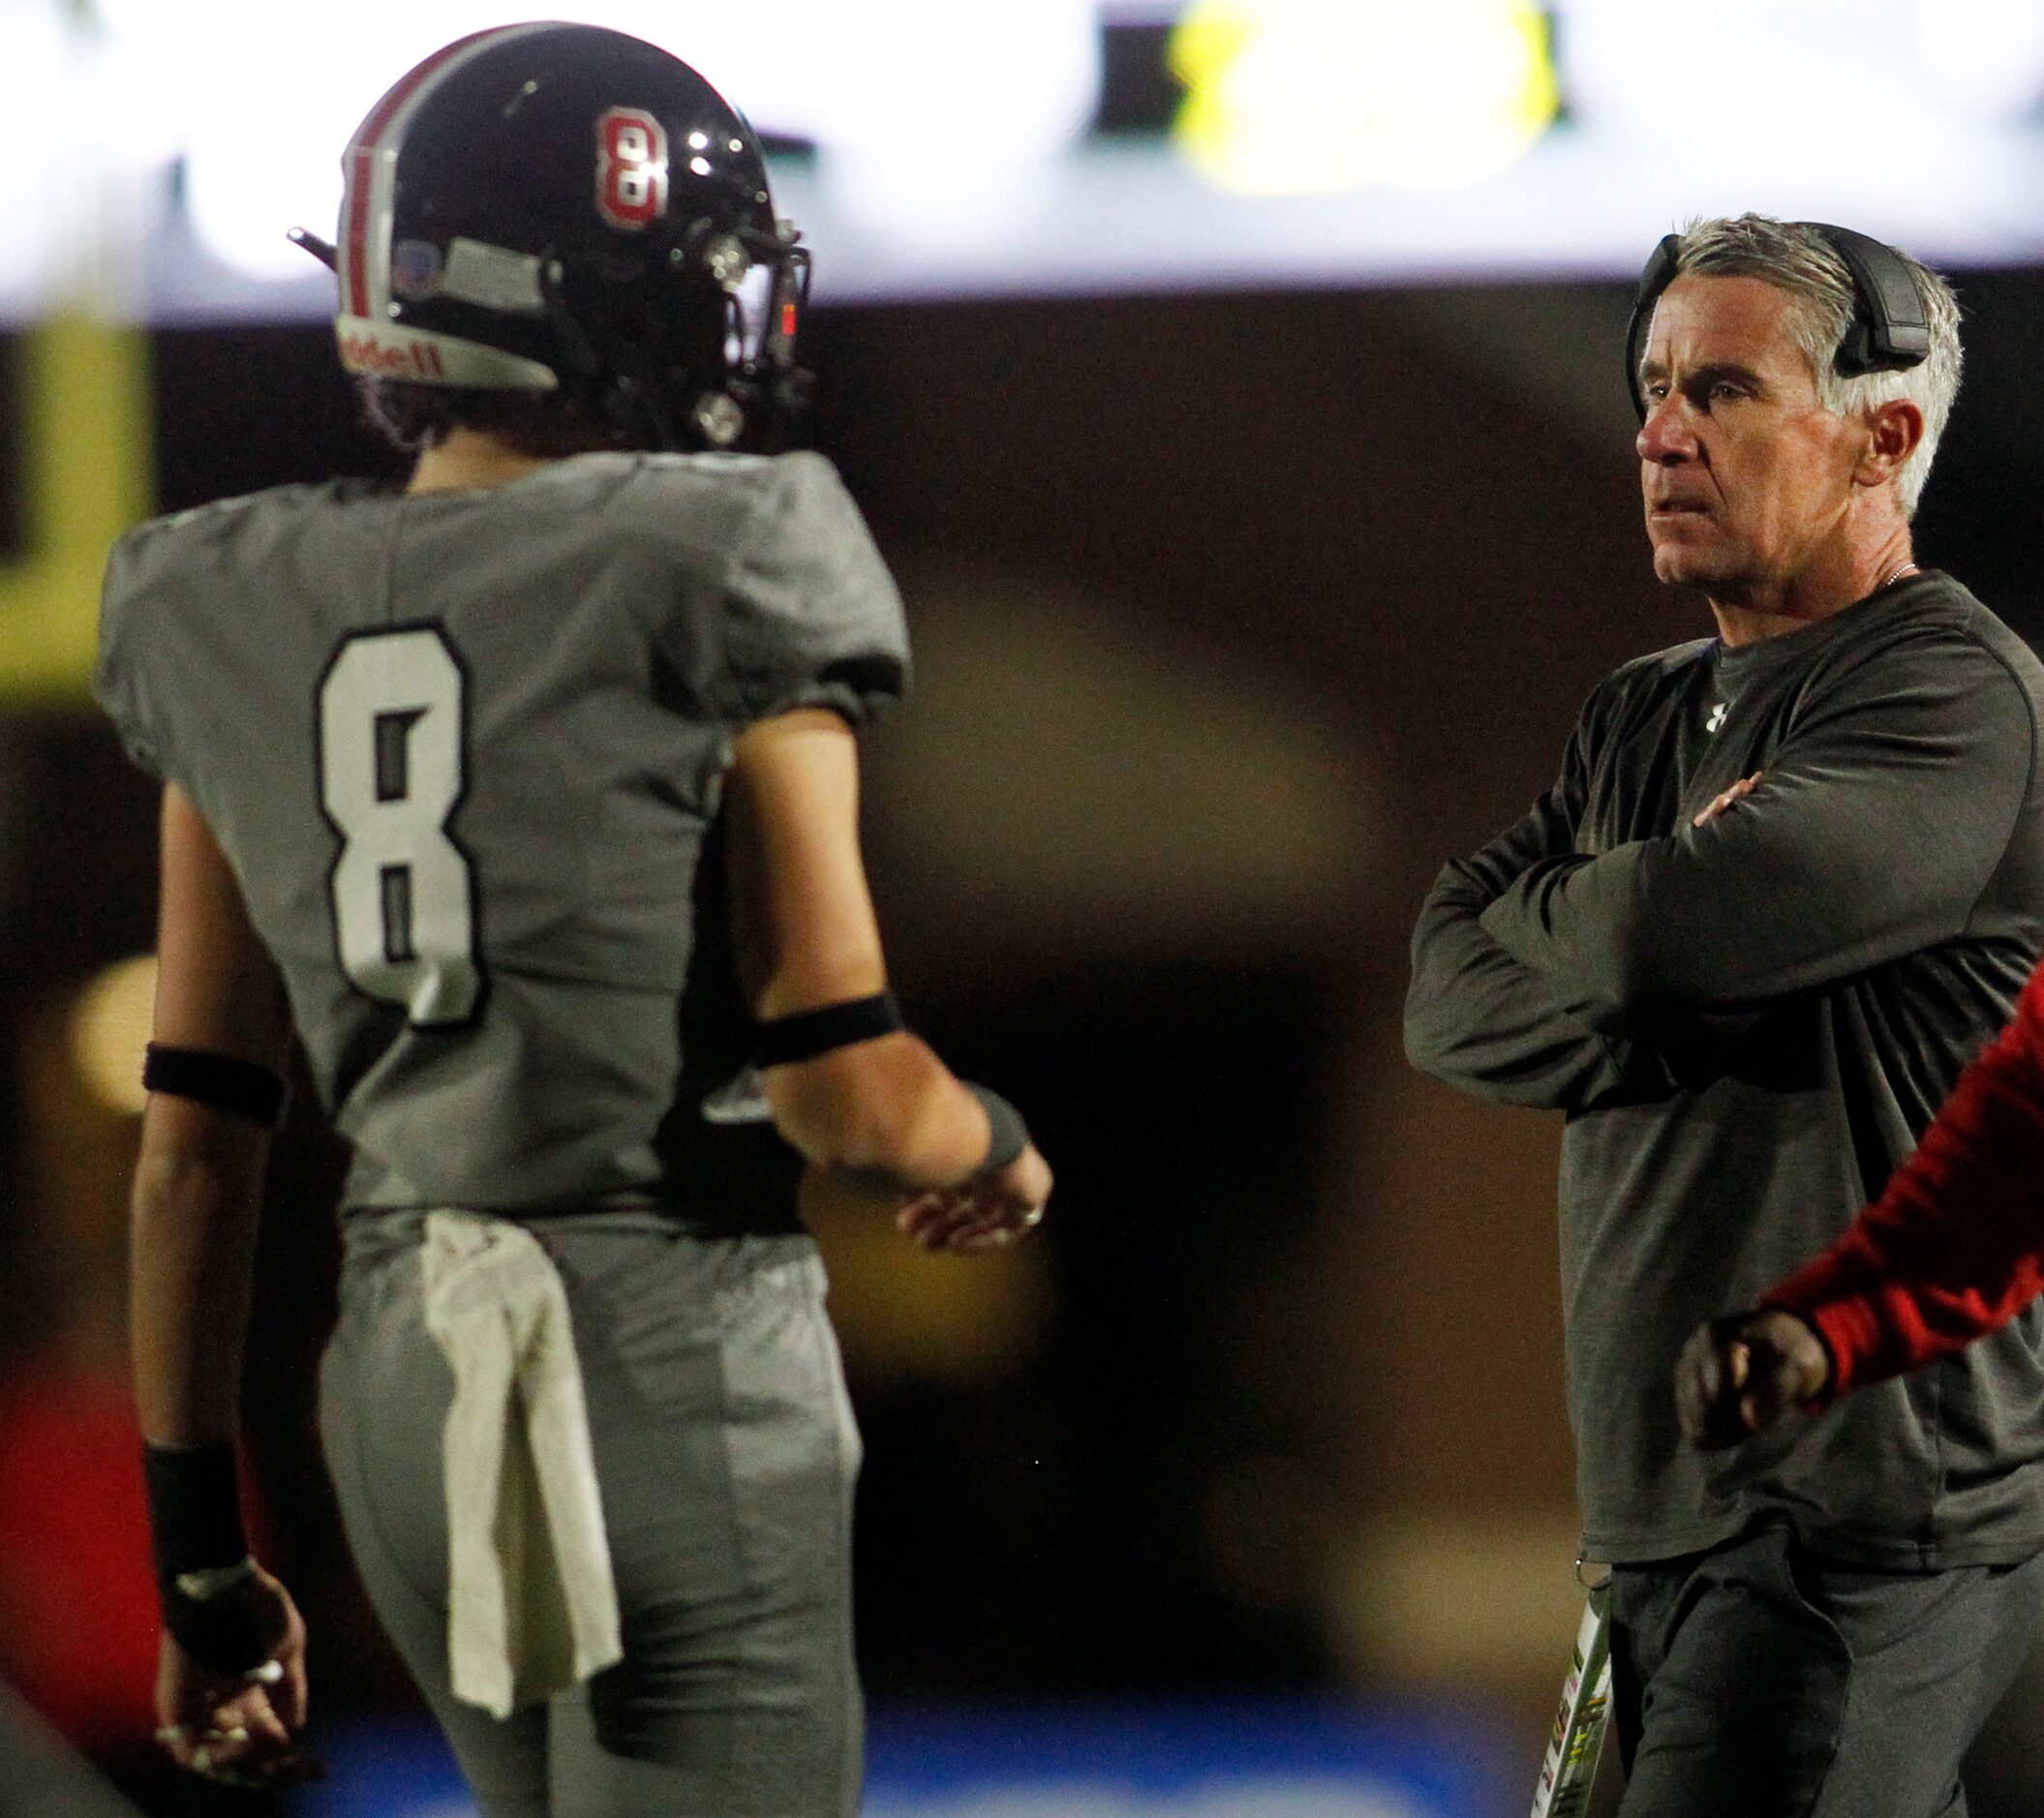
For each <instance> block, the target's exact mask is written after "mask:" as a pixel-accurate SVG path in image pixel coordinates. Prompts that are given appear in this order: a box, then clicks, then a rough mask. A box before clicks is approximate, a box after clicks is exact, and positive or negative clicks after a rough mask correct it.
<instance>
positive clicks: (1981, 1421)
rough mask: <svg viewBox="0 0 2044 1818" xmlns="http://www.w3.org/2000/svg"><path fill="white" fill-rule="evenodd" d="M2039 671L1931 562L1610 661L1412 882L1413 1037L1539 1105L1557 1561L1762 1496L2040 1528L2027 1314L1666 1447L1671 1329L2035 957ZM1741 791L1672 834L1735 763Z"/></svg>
mask: <svg viewBox="0 0 2044 1818" xmlns="http://www.w3.org/2000/svg"><path fill="white" fill-rule="evenodd" d="M2040 707H2044V667H2040V666H2039V664H2038V662H2037V660H2036V658H2035V657H2034V656H2032V655H2031V654H2030V652H2029V650H2028V649H2027V648H2026V647H2025V646H2024V645H2023V644H2022V643H2021V642H2020V641H2019V640H2018V639H2017V638H2016V637H2015V636H2014V634H2013V633H2011V632H2010V631H2009V630H2008V628H2007V627H2006V626H2005V625H2003V624H2002V623H2001V622H2000V621H1998V619H1996V618H1995V617H1994V615H1993V614H1991V613H1990V612H1988V611H1987V609H1986V608H1985V607H1983V606H1981V605H1980V603H1979V602H1978V601H1977V600H1975V599H1974V598H1973V597H1972V596H1971V595H1970V594H1969V593H1968V592H1967V591H1966V590H1965V589H1963V588H1961V587H1960V586H1958V585H1957V583H1955V582H1953V581H1952V580H1950V579H1949V578H1947V577H1945V576H1943V575H1938V574H1935V573H1933V574H1924V575H1922V576H1920V577H1917V578H1915V579H1913V580H1909V581H1906V582H1903V583H1901V584H1899V585H1896V586H1893V587H1890V588H1887V589H1885V590H1883V591H1881V592H1879V593H1876V594H1875V595H1874V596H1873V597H1871V598H1869V599H1867V600H1863V601H1861V602H1860V603H1859V604H1857V605H1855V606H1852V607H1849V608H1847V609H1846V611H1844V612H1842V613H1839V614H1837V615H1836V616H1834V617H1832V618H1830V619H1827V620H1824V621H1820V622H1818V623H1816V624H1814V625H1812V626H1810V627H1808V628H1806V629H1803V630H1800V631H1796V632H1792V633H1790V634H1788V635H1786V636H1784V637H1779V638H1774V639H1769V640H1767V641H1765V642H1762V643H1759V644H1754V645H1748V646H1742V647H1740V648H1738V649H1727V648H1726V647H1724V645H1722V644H1720V643H1719V642H1717V641H1715V640H1711V641H1706V642H1701V643H1695V644H1689V645H1683V646H1680V647H1678V648H1676V649H1674V650H1670V651H1662V652H1660V653H1659V654H1657V655H1653V656H1647V657H1642V658H1640V659H1638V660H1637V661H1634V662H1632V663H1629V664H1627V665H1626V666H1625V667H1624V668H1622V669H1620V670H1618V671H1617V672H1616V673H1615V674H1614V675H1612V676H1611V677H1609V678H1608V679H1606V681H1604V682H1602V684H1601V685H1600V686H1599V687H1598V688H1597V690H1596V691H1595V692H1594V693H1593V694H1592V696H1591V697H1590V700H1589V702H1588V703H1587V705H1586V706H1585V707H1584V709H1583V712H1582V715H1581V718H1580V719H1579V720H1578V722H1577V724H1576V728H1575V732H1574V735H1573V737H1572V738H1571V741H1570V744H1569V748H1568V752H1567V755H1566V757H1565V759H1564V762H1563V767H1562V773H1561V776H1560V778H1559V779H1558V780H1557V782H1556V783H1555V785H1554V787H1553V788H1552V789H1551V790H1550V791H1549V792H1548V793H1547V794H1546V795H1545V796H1543V797H1542V798H1541V801H1540V802H1539V803H1536V804H1535V806H1534V807H1533V809H1532V811H1531V812H1530V813H1529V814H1527V815H1526V817H1525V818H1524V819H1523V820H1521V821H1520V822H1518V824H1517V825H1516V826H1514V827H1512V828H1510V830H1508V831H1507V832H1506V833H1504V834H1502V835H1501V836H1500V837H1499V838H1497V839H1496V840H1494V841H1493V842H1492V843H1491V844H1490V845H1488V846H1486V847H1485V848H1484V849H1483V850H1482V851H1480V852H1479V853H1477V854H1475V855H1474V856H1473V857H1471V858H1469V859H1466V860H1462V861H1459V862H1457V863H1454V864H1449V866H1448V867H1447V868H1446V869H1445V870H1444V871H1443V872H1442V873H1441V876H1440V878H1439V879H1438V881H1437V882H1436V883H1435V885H1434V888H1433V890H1432V892H1431V893H1430V894H1428V897H1427V899H1426V903H1425V906H1424V907H1423V909H1422V910H1421V912H1420V916H1419V926H1418V928H1417V930H1416V931H1415V934H1414V937H1413V985H1412V992H1411V996H1410V998H1409V999H1408V1002H1407V1007H1406V1045H1407V1051H1408V1052H1409V1054H1410V1055H1411V1057H1412V1059H1413V1061H1414V1063H1415V1064H1416V1065H1417V1066H1419V1067H1421V1068H1423V1069H1425V1070H1426V1071H1427V1072H1429V1073H1432V1074H1435V1075H1437V1076H1439V1077H1441V1078H1443V1079H1446V1080H1448V1081H1449V1082H1450V1083H1451V1084H1454V1085H1458V1086H1461V1087H1463V1088H1464V1089H1465V1090H1468V1091H1470V1092H1474V1093H1477V1094H1479V1095H1480V1096H1484V1097H1488V1098H1496V1099H1501V1100H1505V1101H1508V1102H1510V1103H1513V1104H1520V1105H1531V1106H1547V1107H1550V1108H1555V1109H1559V1110H1562V1111H1564V1112H1566V1113H1567V1114H1568V1124H1567V1129H1566V1132H1565V1135H1564V1138H1563V1146H1562V1173H1561V1230H1562V1291H1563V1302H1564V1314H1565V1320H1566V1330H1567V1350H1568V1359H1567V1361H1568V1382H1569V1402H1570V1417H1571V1424H1572V1426H1573V1428H1574V1432H1575V1439H1576V1448H1577V1476H1578V1490H1579V1494H1580V1498H1581V1502H1582V1510H1583V1521H1584V1545H1585V1550H1586V1551H1587V1552H1588V1554H1589V1555H1590V1556H1591V1557H1593V1558H1598V1559H1604V1560H1623V1561H1636V1560H1655V1559H1665V1558H1670V1557H1672V1556H1674V1555H1677V1554H1681V1553H1685V1552H1690V1551H1693V1550H1695V1549H1697V1548H1701V1547H1705V1546H1710V1545H1714V1544H1716V1543H1717V1542H1719V1541H1721V1540H1724V1539H1725V1538H1728V1537H1729V1536H1731V1535H1732V1534H1734V1533H1736V1532H1738V1531H1740V1530H1742V1529H1745V1528H1747V1527H1750V1526H1752V1525H1753V1524H1754V1523H1755V1522H1756V1521H1760V1520H1765V1519H1769V1518H1771V1517H1780V1518H1783V1519H1785V1520H1787V1521H1788V1522H1790V1523H1791V1524H1792V1525H1793V1526H1794V1528H1795V1529H1796V1530H1797V1531H1798V1532H1799V1533H1800V1534H1801V1535H1802V1536H1803V1537H1804V1538H1805V1539H1806V1540H1807V1541H1809V1542H1810V1543H1812V1544H1813V1545H1815V1546H1816V1547H1818V1548H1819V1549H1821V1550H1822V1551H1824V1552H1826V1553H1827V1554H1830V1555H1832V1556H1834V1557H1837V1558H1841V1559H1845V1560H1856V1561H1861V1562H1865V1563H1869V1564H1878V1565H1889V1566H1909V1567H1942V1566H1946V1565H1955V1564H1967V1563H2004V1562H2010V1561H2014V1560H2021V1559H2025V1558H2028V1557H2029V1555H2030V1554H2031V1553H2033V1552H2035V1551H2036V1550H2037V1549H2038V1547H2039V1546H2040V1545H2044V1471H2040V1470H2038V1469H2037V1461H2039V1460H2040V1459H2044V1315H2040V1314H2039V1312H2038V1311H2037V1310H2036V1309H2034V1308H2033V1309H2031V1311H2030V1312H2029V1313H2028V1314H2026V1315H2024V1316H2023V1318H2020V1319H2018V1320H2017V1321H2016V1322H2015V1323H2014V1324H2012V1325H2010V1326H2009V1327H2007V1328H2006V1329H2005V1330H2003V1331H2002V1332H2000V1333H1998V1334H1997V1335H1996V1336H1994V1337H1992V1338H1990V1339H1988V1340H1985V1341H1984V1342H1982V1343H1981V1344H1979V1345H1976V1346H1974V1347H1973V1348H1971V1349H1969V1350H1968V1351H1967V1352H1966V1353H1965V1354H1964V1355H1963V1356H1960V1357H1956V1358H1953V1359H1950V1360H1948V1361H1946V1362H1944V1363H1940V1364H1938V1365H1937V1366H1935V1367H1934V1368H1932V1369H1929V1370H1926V1371H1924V1372H1923V1373H1921V1374H1920V1375H1918V1376H1915V1377H1910V1378H1907V1379H1901V1380H1897V1381H1893V1382H1887V1383H1883V1384H1880V1385H1878V1386H1877V1387H1873V1388H1870V1389H1868V1390H1866V1391H1865V1392H1863V1393H1861V1394H1857V1395H1853V1396H1849V1397H1847V1398H1846V1399H1845V1400H1844V1401H1843V1402H1841V1403H1840V1404H1839V1405H1837V1406H1836V1407H1834V1408H1832V1409H1829V1410H1828V1411H1826V1412H1825V1413H1823V1414H1821V1415H1818V1416H1816V1417H1815V1418H1814V1419H1803V1418H1792V1419H1790V1420H1787V1421H1784V1422H1782V1423H1780V1424H1778V1425H1777V1426H1776V1427H1774V1428H1773V1429H1771V1430H1770V1431H1769V1432H1768V1433H1766V1434H1764V1435H1762V1436H1760V1437H1759V1438H1757V1439H1754V1440H1752V1441H1750V1442H1749V1443H1747V1444H1746V1445H1745V1446H1743V1447H1740V1448H1738V1449H1737V1450H1734V1451H1732V1452H1729V1453H1715V1454H1706V1453H1701V1452H1697V1451H1695V1450H1693V1449H1692V1448H1690V1447H1688V1446H1686V1445H1684V1444H1683V1443H1682V1442H1681V1439H1680V1435H1679V1431H1678V1429H1677V1426H1676V1421H1675V1411H1674V1402H1673V1395H1672V1390H1671V1376H1672V1367H1673V1364H1674V1360H1675V1355H1676V1352H1677V1350H1678V1349H1679V1348H1680V1347H1681V1344H1682V1341H1683V1339H1684V1338H1685V1336H1686V1335H1687V1334H1688V1332H1689V1331H1690V1329H1691V1328H1692V1327H1693V1325H1694V1324H1695V1323H1696V1322H1697V1321H1698V1320H1699V1319H1703V1318H1709V1317H1711V1316H1713V1315H1716V1314H1718V1313H1721V1312H1724V1310H1725V1309H1727V1308H1730V1307H1734V1306H1739V1305H1745V1304H1751V1303H1752V1302H1753V1301H1754V1299H1756V1298H1757V1296H1758V1294H1759V1293H1760V1291H1761V1290H1762V1289H1763V1288H1766V1287H1767V1286H1768V1285H1769V1284H1770V1283H1772V1282H1773V1281H1775V1280H1776V1279H1777V1278H1779V1277H1780V1276H1782V1275H1784V1274H1785V1273H1787V1272H1788V1271H1789V1270H1790V1269H1792V1268H1794V1267H1796V1266H1797V1265H1799V1264H1800V1263H1802V1262H1803V1261H1805V1260H1806V1259H1807V1258H1808V1257H1811V1256H1812V1255H1813V1254H1815V1252H1816V1251H1818V1250H1820V1249H1822V1248H1824V1247H1825V1246H1827V1245H1828V1244H1829V1243H1830V1242H1831V1241H1832V1240H1833V1239H1834V1238H1835V1237H1836V1236H1837V1235H1838V1234H1839V1232H1840V1231H1841V1230H1842V1229H1843V1228H1844V1227H1846V1224H1848V1223H1849V1222H1850V1220H1851V1218H1852V1216H1853V1214H1854V1213H1855V1212H1856V1211H1857V1210H1858V1209H1859V1207H1860V1206H1861V1205H1862V1204H1863V1203H1865V1201H1866V1200H1868V1199H1869V1198H1871V1197H1874V1196H1875V1195H1876V1194H1877V1193H1878V1192H1879V1190H1880V1188H1881V1185H1882V1183H1883V1182H1884V1181H1885V1179H1886V1178H1887V1175H1888V1173H1889V1171H1890V1170H1891V1169H1892V1168H1893V1167H1895V1165H1896V1164H1897V1162H1899V1161H1900V1160H1901V1158H1902V1157H1903V1156H1904V1155H1906V1154H1907V1152H1908V1150H1909V1149H1910V1147H1911V1146H1912V1145H1913V1144H1914V1142H1915V1140H1916V1137H1917V1136H1918V1135H1919V1134H1920V1133H1921V1132H1922V1130H1923V1128H1924V1126H1925V1125H1926V1124H1927V1123H1928V1122H1929V1121H1930V1119H1931V1117H1932V1115H1933V1114H1934V1113H1935V1111H1936V1110H1937V1106H1938V1104H1939V1102H1940V1101H1941V1100H1942V1099H1943V1098H1944V1096H1945V1094H1946V1093H1947V1092H1948V1091H1949V1090H1950V1089H1951V1086H1952V1084H1953V1082H1954V1081H1955V1080H1956V1078H1957V1077H1958V1075H1959V1073H1960V1071H1961V1069H1962V1068H1963V1067H1964V1066H1965V1064H1966V1063H1967V1061H1968V1060H1969V1059H1970V1058H1971V1057H1972V1055H1973V1054H1974V1052H1975V1051H1976V1050H1977V1049H1978V1048H1979V1047H1980V1046H1981V1045H1983V1044H1984V1043H1985V1042H1986V1041H1987V1039H1988V1038H1989V1037H1990V1036H1992V1035H1993V1034H1994V1033H1995V1031H1996V1030H1997V1029H1998V1028H1999V1027H2000V1026H2001V1024H2002V1023H2003V1022H2004V1021H2005V1020H2006V1019H2007V1016H2008V1015H2009V1012H2010V1010H2011V1008H2012V1006H2013V1004H2014V1001H2015V998H2016V994H2017V992H2018V991H2019V990H2020V988H2021V987H2022V985H2023V983H2024V980H2025V979H2026V978H2027V977H2028V975H2029V971H2030V969H2031V967H2032V966H2033V965H2034V964H2035V963H2036V960H2037V956H2038V953H2039V950H2040V949H2044V776H2040V774H2039V764H2038V757H2039V751H2040V744H2039V725H2040V718H2044V715H2040ZM1754 772H1759V773H1762V780H1761V782H1760V784H1759V786H1758V787H1757V788H1756V789H1755V790H1754V792H1753V793H1752V795H1750V796H1749V797H1747V798H1746V799H1745V800H1743V801H1741V802H1739V803H1735V804H1734V805H1733V806H1732V807H1731V808H1730V809H1729V810H1728V811H1726V812H1725V813H1724V814H1722V815H1720V816H1718V817H1717V818H1715V819H1713V820H1711V821H1709V822H1707V823H1706V824H1705V825H1704V826H1702V827H1700V828H1697V827H1693V826H1692V825H1691V822H1692V818H1693V816H1694V815H1695V813H1696V812H1697V811H1698V810H1699V809H1701V808H1702V807H1703V806H1704V805H1705V804H1706V803H1709V802H1710V801H1711V800H1712V798H1713V797H1714V796H1716V795H1717V794H1718V793H1719V792H1720V791H1722V790H1724V789H1726V788H1728V787H1729V786H1730V785H1731V784H1733V783H1734V782H1736V781H1737V780H1738V779H1739V778H1741V777H1743V776H1747V775H1750V774H1752V773H1754Z"/></svg>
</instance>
